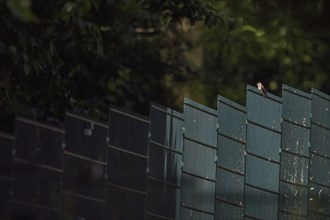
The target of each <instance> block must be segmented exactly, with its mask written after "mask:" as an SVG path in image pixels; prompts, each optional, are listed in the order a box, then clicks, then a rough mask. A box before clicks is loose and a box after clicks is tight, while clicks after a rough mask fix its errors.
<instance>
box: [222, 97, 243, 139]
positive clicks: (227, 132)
mask: <svg viewBox="0 0 330 220" xmlns="http://www.w3.org/2000/svg"><path fill="white" fill-rule="evenodd" d="M218 115H219V117H218V123H219V127H218V133H220V134H222V135H224V136H228V137H229V138H232V139H234V140H237V141H239V142H241V143H245V141H246V126H245V123H246V109H245V108H244V107H243V106H241V105H239V104H237V103H235V102H233V101H231V100H229V99H226V98H225V97H222V96H219V97H218Z"/></svg>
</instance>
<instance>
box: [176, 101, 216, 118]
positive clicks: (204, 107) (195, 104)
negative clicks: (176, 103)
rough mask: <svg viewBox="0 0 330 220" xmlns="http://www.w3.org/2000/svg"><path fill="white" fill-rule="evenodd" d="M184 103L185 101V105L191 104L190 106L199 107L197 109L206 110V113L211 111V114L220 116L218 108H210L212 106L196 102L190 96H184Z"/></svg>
mask: <svg viewBox="0 0 330 220" xmlns="http://www.w3.org/2000/svg"><path fill="white" fill-rule="evenodd" d="M183 103H184V105H189V106H191V107H193V108H197V109H199V110H201V111H204V112H206V113H209V114H211V115H214V116H216V117H218V112H217V110H215V109H213V108H210V107H208V106H205V105H203V104H200V103H198V102H195V101H193V100H191V99H189V98H184V101H183Z"/></svg>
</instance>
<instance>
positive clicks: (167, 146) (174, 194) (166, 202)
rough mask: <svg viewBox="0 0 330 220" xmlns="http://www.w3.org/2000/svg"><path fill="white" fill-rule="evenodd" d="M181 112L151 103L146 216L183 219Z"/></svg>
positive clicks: (147, 217) (150, 217)
mask: <svg viewBox="0 0 330 220" xmlns="http://www.w3.org/2000/svg"><path fill="white" fill-rule="evenodd" d="M182 126H183V117H182V114H181V113H179V112H176V111H174V110H171V109H169V108H165V107H162V106H159V105H156V104H152V105H151V106H150V137H149V148H148V177H147V197H146V219H180V215H179V214H180V188H181V166H182Z"/></svg>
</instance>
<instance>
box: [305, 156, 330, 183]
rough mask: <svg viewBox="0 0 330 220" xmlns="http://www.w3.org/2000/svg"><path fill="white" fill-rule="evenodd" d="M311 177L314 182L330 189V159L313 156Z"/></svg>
mask: <svg viewBox="0 0 330 220" xmlns="http://www.w3.org/2000/svg"><path fill="white" fill-rule="evenodd" d="M309 176H310V178H312V181H313V182H315V183H318V184H320V185H323V186H325V187H328V188H329V189H330V158H324V157H322V155H315V154H311V156H310V167H309Z"/></svg>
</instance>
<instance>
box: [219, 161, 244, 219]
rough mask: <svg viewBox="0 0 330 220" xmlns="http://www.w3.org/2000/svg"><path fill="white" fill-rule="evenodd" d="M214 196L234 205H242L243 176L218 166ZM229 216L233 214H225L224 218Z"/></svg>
mask: <svg viewBox="0 0 330 220" xmlns="http://www.w3.org/2000/svg"><path fill="white" fill-rule="evenodd" d="M216 197H217V198H218V199H219V200H221V201H223V202H228V203H229V204H234V205H236V206H243V201H244V200H243V199H244V176H243V175H238V174H236V173H233V172H230V171H227V170H223V169H221V168H218V169H217V183H216ZM222 216H226V215H222ZM217 217H219V216H217ZM231 217H233V216H227V217H226V218H231Z"/></svg>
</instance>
